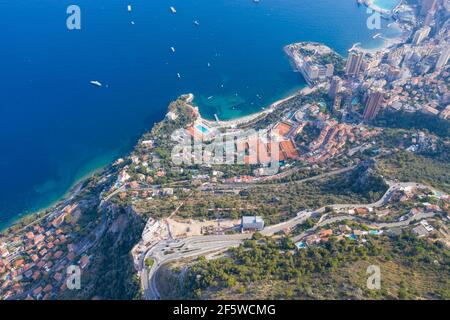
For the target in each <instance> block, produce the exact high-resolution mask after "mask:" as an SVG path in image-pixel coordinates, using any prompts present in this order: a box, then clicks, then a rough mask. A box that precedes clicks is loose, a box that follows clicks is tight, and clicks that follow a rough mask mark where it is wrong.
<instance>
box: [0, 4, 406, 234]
mask: <svg viewBox="0 0 450 320" xmlns="http://www.w3.org/2000/svg"><path fill="white" fill-rule="evenodd" d="M365 2H366V1H365ZM365 2H364V3H365ZM402 2H403V1H399V4H397V6H396V7H398V6H399V5H400V4H401V3H402ZM365 4H366V3H365ZM366 5H367V6H368V7H371V6H370V5H368V4H366ZM372 9H373V10H375V9H374V8H372ZM394 21H395V22H396V20H395V19H394ZM401 30H402V32H401V34H400V35H399V36H398V37H395V38H392V39H384V42H383V44H381V45H380V46H378V47H375V48H372V49H365V48H363V47H361V46H360V45H361V44H360V43H358V44H357V45H356V46H357V47H358V49H359V50H361V51H364V52H366V53H376V52H380V51H384V50H389V49H390V48H391V47H392V46H394V45H397V44H399V43H402V42H403V41H404V36H405V32H406V31H405V30H403V29H401ZM354 47H355V45H354ZM317 88H318V87H317V86H316V87H310V86H308V85H306V86H305V87H303V88H301V89H299V90H297V91H295V92H294V93H291V94H288V95H287V96H285V97H282V98H281V99H278V100H276V101H275V102H273V103H272V104H270V105H269V106H268V107H267V108H265V109H262V110H260V111H258V112H255V113H252V114H248V115H245V116H240V117H237V118H235V119H229V120H220V121H215V120H211V119H206V118H203V117H202V115H201V113H200V112H199V114H200V118H201V119H202V121H204V122H205V123H207V124H210V125H212V126H221V127H235V126H238V125H241V124H246V123H249V122H252V121H254V120H255V119H257V118H259V117H262V116H265V115H268V114H270V113H272V112H273V111H274V110H275V109H276V108H277V107H278V106H279V105H280V104H282V103H284V102H286V101H288V100H290V99H292V98H294V97H296V96H298V95H300V94H309V93H311V92H312V91H314V90H316V89H317ZM189 95H190V97H191V103H192V102H193V100H194V95H193V94H189ZM163 119H164V115H162V117H161V120H163ZM161 120H160V121H161ZM150 129H151V128H150ZM111 163H112V162H109V163H106V164H104V165H102V166H99V167H95V168H92V170H89V171H88V172H86V173H85V174H83V175H82V176H81V177H79V178H77V179H76V180H75V182H74V183H73V184H72V186H71V187H70V188H69V189H68V190H67V191H66V192H65V193H64V195H63V196H62V197H59V198H58V199H56V200H54V201H51V203H50V204H49V205H46V206H43V207H42V208H40V209H34V210H32V212H28V213H24V214H22V215H19V214H18V215H16V216H15V217H14V218H12V219H9V220H7V221H5V223H4V224H1V225H0V235H1V234H2V233H4V232H5V231H7V230H8V229H9V228H11V227H13V226H14V225H15V224H17V223H19V222H20V221H22V220H23V219H25V218H29V217H31V216H34V215H38V214H40V213H42V212H43V211H47V210H50V209H52V208H55V207H56V206H58V205H60V204H61V203H62V202H64V201H66V200H67V199H70V198H71V197H72V196H73V195H74V191H76V189H77V188H78V187H79V186H80V185H82V184H83V183H84V182H85V181H86V180H87V179H89V178H90V177H92V176H93V175H94V174H96V173H98V172H101V171H102V170H104V169H105V168H106V167H107V166H109V165H111Z"/></svg>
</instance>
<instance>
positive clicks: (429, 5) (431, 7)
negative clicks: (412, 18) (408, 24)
mask: <svg viewBox="0 0 450 320" xmlns="http://www.w3.org/2000/svg"><path fill="white" fill-rule="evenodd" d="M437 4H438V2H437V0H422V1H421V8H420V15H422V16H426V15H427V14H428V13H429V12H432V11H436V9H437Z"/></svg>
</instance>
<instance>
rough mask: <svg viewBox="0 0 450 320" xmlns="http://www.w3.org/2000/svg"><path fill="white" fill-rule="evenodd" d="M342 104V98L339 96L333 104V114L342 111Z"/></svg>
mask: <svg viewBox="0 0 450 320" xmlns="http://www.w3.org/2000/svg"><path fill="white" fill-rule="evenodd" d="M341 103H342V96H341V95H337V96H336V98H334V102H333V112H336V111H338V110H340V109H341Z"/></svg>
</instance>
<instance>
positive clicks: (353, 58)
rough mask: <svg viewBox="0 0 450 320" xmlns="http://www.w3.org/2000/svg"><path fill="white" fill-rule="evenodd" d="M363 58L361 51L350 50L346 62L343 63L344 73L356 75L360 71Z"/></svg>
mask: <svg viewBox="0 0 450 320" xmlns="http://www.w3.org/2000/svg"><path fill="white" fill-rule="evenodd" d="M363 60H364V53H363V52H355V51H352V52H350V53H349V55H348V58H347V64H346V65H345V75H347V76H356V75H358V74H359V72H360V71H361V65H362V63H363Z"/></svg>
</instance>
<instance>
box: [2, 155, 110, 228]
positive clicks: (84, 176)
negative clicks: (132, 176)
mask: <svg viewBox="0 0 450 320" xmlns="http://www.w3.org/2000/svg"><path fill="white" fill-rule="evenodd" d="M109 165H111V162H109V163H108V164H105V165H102V166H100V167H96V168H93V169H91V170H88V171H87V172H86V173H83V174H82V175H81V176H80V177H78V178H76V179H75V181H74V182H73V183H72V184H71V186H70V187H69V188H68V189H67V191H66V192H65V193H64V194H63V195H62V196H61V197H58V198H57V199H55V200H52V201H50V203H49V204H48V205H43V206H42V208H40V209H32V210H31V211H30V212H27V213H23V214H17V215H16V216H15V217H13V218H12V219H9V220H6V221H5V222H4V223H2V224H0V236H1V235H2V234H3V233H4V232H5V231H8V229H9V228H11V227H13V226H14V225H16V224H18V223H20V222H21V221H22V220H24V219H27V218H31V217H33V216H36V215H39V214H41V213H42V212H44V211H47V210H51V209H54V208H56V207H57V206H58V205H60V204H61V203H62V202H65V201H67V200H69V199H70V198H71V197H73V196H74V195H75V194H76V192H77V191H78V190H79V189H80V187H81V185H83V183H84V182H85V181H86V180H87V179H89V178H91V177H92V176H94V175H95V174H97V173H99V172H101V171H103V170H104V169H105V168H106V167H108V166H109Z"/></svg>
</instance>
